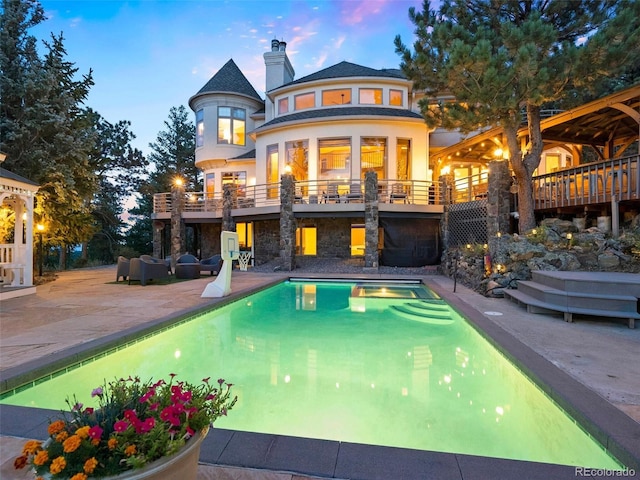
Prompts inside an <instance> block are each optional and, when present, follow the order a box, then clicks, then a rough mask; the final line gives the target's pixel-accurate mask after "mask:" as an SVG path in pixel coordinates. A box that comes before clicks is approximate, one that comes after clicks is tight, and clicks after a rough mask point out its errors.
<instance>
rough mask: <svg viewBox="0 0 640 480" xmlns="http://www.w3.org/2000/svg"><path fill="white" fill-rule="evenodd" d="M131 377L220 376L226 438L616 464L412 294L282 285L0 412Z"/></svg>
mask: <svg viewBox="0 0 640 480" xmlns="http://www.w3.org/2000/svg"><path fill="white" fill-rule="evenodd" d="M383 288H386V289H388V290H387V291H386V292H384V291H383V290H382V289H383ZM358 289H360V291H364V292H366V293H365V294H364V295H360V294H357V292H358ZM376 289H377V290H376ZM389 289H391V290H394V291H393V292H390V291H389ZM401 289H402V290H404V291H401ZM363 298H364V304H363V303H361V301H362V299H363ZM424 310H426V312H425V311H424ZM430 310H432V311H433V312H432V313H428V312H429V311H430ZM431 317H433V318H435V319H438V317H442V318H439V319H440V320H446V322H445V323H442V322H436V323H430V322H429V318H431ZM131 373H135V374H138V375H139V376H141V377H143V378H144V377H148V376H154V377H159V376H163V377H164V376H166V375H167V374H168V373H178V374H179V375H180V376H181V377H183V378H189V379H192V380H196V381H197V380H199V379H200V378H203V377H207V376H210V375H214V376H222V377H225V378H226V379H227V380H229V381H232V382H233V383H235V384H236V392H237V393H238V395H239V397H240V400H239V403H238V404H237V406H236V407H235V409H234V411H233V412H232V415H230V416H229V417H228V418H225V419H223V421H221V422H219V423H218V425H219V426H221V427H226V428H232V429H236V430H247V431H256V432H269V433H279V434H286V435H296V436H305V437H315V438H326V439H336V440H343V441H351V442H358V443H369V444H378V445H391V446H398V447H407V448H418V449H425V450H436V451H444V452H457V453H469V454H474V455H483V456H491V457H500V458H514V459H525V460H533V461H540V462H549V463H559V464H568V465H580V466H585V465H588V466H592V467H599V468H619V467H620V465H619V464H618V463H617V462H616V461H615V460H613V459H612V458H610V457H609V456H608V455H607V454H606V452H604V451H603V450H602V449H601V448H600V447H599V446H598V445H597V444H596V443H595V442H593V441H591V439H590V438H589V437H588V436H587V435H586V434H585V433H584V432H583V431H582V430H581V429H580V428H579V427H578V426H577V425H576V424H575V423H574V422H573V421H572V420H571V419H570V418H568V417H567V416H566V415H564V413H562V412H561V411H560V410H559V409H557V408H556V407H555V406H554V405H553V403H552V402H551V401H550V400H549V399H548V398H547V397H546V396H545V395H544V394H543V393H542V392H541V391H540V390H539V389H538V388H537V387H535V386H534V385H533V384H531V382H529V381H528V380H527V379H526V378H524V377H523V376H522V375H521V374H520V373H519V372H518V370H517V369H516V368H515V367H513V366H512V365H511V364H509V363H508V362H506V361H505V359H504V358H503V357H502V355H501V354H500V353H499V352H497V351H496V350H495V349H493V348H492V347H491V346H490V345H489V344H488V343H487V342H486V341H485V340H484V339H483V338H482V337H481V336H480V335H479V334H478V333H477V332H476V331H475V330H474V329H473V328H471V327H470V326H469V325H468V324H467V323H466V322H465V321H464V320H463V319H462V318H460V317H459V316H458V315H457V314H456V313H455V312H453V311H451V309H449V308H448V307H447V306H446V305H444V304H443V303H442V302H441V301H440V300H439V299H438V298H437V296H435V295H433V294H432V293H431V292H430V291H429V290H426V289H424V288H423V287H421V286H417V285H412V286H395V285H387V286H384V285H375V284H365V285H357V284H338V283H318V284H311V283H302V282H289V283H285V284H282V285H279V286H277V287H274V288H272V289H269V290H265V291H262V292H259V293H257V294H255V295H252V296H250V297H247V298H245V299H243V300H241V301H238V302H235V303H233V304H230V305H227V306H225V307H223V308H220V309H217V310H215V311H213V312H211V313H210V314H206V315H202V316H199V317H198V318H196V319H194V320H192V321H189V322H185V323H184V324H182V325H181V326H179V327H176V328H173V329H170V330H167V331H165V332H163V333H161V334H158V335H156V336H154V337H152V338H148V339H145V340H143V341H141V342H138V343H136V344H134V345H132V346H130V347H128V348H126V349H123V350H121V351H120V352H117V353H115V354H113V355H110V356H108V357H104V358H99V359H96V360H95V361H93V362H91V363H89V364H87V365H86V366H84V367H81V368H75V369H73V370H71V371H70V372H69V373H66V374H64V375H61V376H57V377H55V378H53V379H51V380H49V381H47V382H42V383H40V384H38V385H37V386H35V387H33V388H31V389H28V390H24V391H22V392H20V393H18V394H16V395H13V396H11V397H6V398H5V399H4V400H3V403H9V404H18V405H26V406H36V407H43V408H54V409H59V408H64V407H65V404H64V396H65V395H67V394H69V393H73V392H75V393H76V395H78V397H79V398H80V399H82V400H88V396H89V392H90V391H91V389H92V388H94V387H95V386H97V384H99V383H100V382H101V381H102V379H103V378H106V379H111V378H113V377H116V376H128V375H129V374H131ZM70 385H73V386H74V389H73V390H70V388H69V386H70ZM85 403H87V402H85Z"/></svg>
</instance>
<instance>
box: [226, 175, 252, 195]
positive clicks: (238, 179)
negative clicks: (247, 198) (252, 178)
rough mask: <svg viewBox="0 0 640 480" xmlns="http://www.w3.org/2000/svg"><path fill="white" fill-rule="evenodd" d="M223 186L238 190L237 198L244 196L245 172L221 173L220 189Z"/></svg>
mask: <svg viewBox="0 0 640 480" xmlns="http://www.w3.org/2000/svg"><path fill="white" fill-rule="evenodd" d="M225 185H235V186H236V187H237V188H238V196H244V194H245V187H246V186H247V172H223V173H222V188H223V189H224V186H225Z"/></svg>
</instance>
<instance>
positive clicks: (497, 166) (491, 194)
mask: <svg viewBox="0 0 640 480" xmlns="http://www.w3.org/2000/svg"><path fill="white" fill-rule="evenodd" d="M511 184H512V179H511V172H510V170H509V162H508V161H506V160H495V161H492V162H489V189H488V191H487V242H488V244H489V252H490V254H491V256H492V257H495V255H496V248H497V246H496V237H497V235H498V233H509V232H510V223H511V222H510V213H511V204H510V201H511V191H510V189H511Z"/></svg>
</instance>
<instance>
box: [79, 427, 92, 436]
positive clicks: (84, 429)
mask: <svg viewBox="0 0 640 480" xmlns="http://www.w3.org/2000/svg"><path fill="white" fill-rule="evenodd" d="M90 428H91V427H87V426H84V427H80V428H79V429H77V430H76V435H77V436H79V437H80V438H87V437H88V436H89V429H90Z"/></svg>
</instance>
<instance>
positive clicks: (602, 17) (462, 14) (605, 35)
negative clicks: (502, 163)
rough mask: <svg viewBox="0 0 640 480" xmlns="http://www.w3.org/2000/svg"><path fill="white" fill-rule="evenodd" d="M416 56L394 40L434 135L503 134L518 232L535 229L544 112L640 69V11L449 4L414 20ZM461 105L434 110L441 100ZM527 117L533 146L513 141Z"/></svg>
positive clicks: (592, 4) (639, 7)
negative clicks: (574, 91) (497, 130)
mask: <svg viewBox="0 0 640 480" xmlns="http://www.w3.org/2000/svg"><path fill="white" fill-rule="evenodd" d="M409 17H410V19H411V21H412V22H413V23H414V25H415V26H416V30H415V33H416V36H417V39H416V41H415V42H414V44H413V51H411V50H410V49H409V48H408V47H406V46H405V45H404V44H403V43H402V40H401V38H400V37H399V36H398V37H396V39H395V45H396V52H397V53H398V54H399V55H400V56H401V58H402V61H401V68H402V70H403V72H404V73H405V74H406V75H407V77H408V78H409V79H411V80H413V82H414V84H415V87H416V88H419V89H424V90H425V92H426V93H427V97H431V98H425V99H424V100H423V101H422V102H421V103H420V107H421V110H422V113H423V116H424V117H425V120H426V122H427V124H429V126H430V127H437V126H442V127H444V128H447V129H459V130H460V131H461V132H463V133H469V132H473V131H477V130H478V129H480V128H484V127H494V126H499V127H502V128H503V129H504V132H505V136H506V138H507V144H508V146H509V158H510V162H511V168H512V169H513V172H514V174H515V176H516V179H517V183H518V205H519V217H520V219H519V229H520V232H526V231H528V230H530V229H531V228H533V227H534V226H535V216H534V208H533V188H532V185H533V182H532V176H533V172H534V171H535V169H536V168H537V167H538V165H539V163H540V158H541V154H542V148H543V143H542V135H541V130H540V110H541V107H542V106H544V105H546V104H548V103H549V102H553V101H558V100H560V99H562V98H563V97H564V95H565V93H566V92H567V91H568V89H571V88H580V89H587V88H591V87H594V86H596V85H598V82H599V81H600V79H602V78H604V77H612V76H615V75H616V74H617V73H618V72H619V71H621V70H623V69H625V68H627V67H628V65H629V64H636V65H637V64H638V63H639V59H640V23H639V22H640V20H639V19H640V2H637V1H633V0H575V1H572V2H571V6H570V7H568V6H567V2H566V1H561V0H521V1H509V2H505V1H498V0H443V2H442V5H441V6H440V8H439V9H437V10H436V9H432V8H431V7H430V3H429V1H428V0H425V1H424V3H423V8H422V11H421V12H418V11H416V10H415V9H414V8H411V9H410V10H409ZM444 93H449V94H451V95H453V96H454V97H455V101H453V102H450V103H449V102H447V103H442V104H433V103H431V100H432V98H433V97H434V96H436V95H439V94H444ZM523 115H524V116H525V117H526V120H527V127H528V130H529V144H528V145H527V147H526V149H521V145H520V143H519V141H518V139H517V131H518V129H519V128H520V126H521V122H522V118H523Z"/></svg>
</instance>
